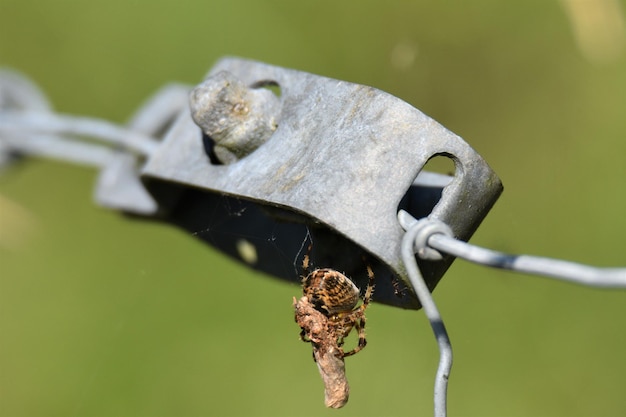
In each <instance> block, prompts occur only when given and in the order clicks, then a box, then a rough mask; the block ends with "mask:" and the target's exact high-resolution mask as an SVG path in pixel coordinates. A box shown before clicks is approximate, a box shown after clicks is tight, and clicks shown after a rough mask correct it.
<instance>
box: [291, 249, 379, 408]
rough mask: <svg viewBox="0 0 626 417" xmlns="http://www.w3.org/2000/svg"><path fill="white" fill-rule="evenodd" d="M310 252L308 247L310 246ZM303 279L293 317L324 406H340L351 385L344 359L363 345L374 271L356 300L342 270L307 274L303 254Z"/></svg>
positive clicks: (356, 290)
mask: <svg viewBox="0 0 626 417" xmlns="http://www.w3.org/2000/svg"><path fill="white" fill-rule="evenodd" d="M309 251H310V247H309ZM302 267H303V270H304V272H305V274H307V275H306V276H305V278H304V279H303V280H302V292H303V294H304V296H303V297H302V298H300V299H299V300H296V298H295V297H294V299H293V306H294V309H295V319H296V323H298V326H300V329H301V332H300V338H301V339H302V340H303V341H304V342H310V343H311V346H312V347H313V359H314V360H315V362H316V363H317V367H318V369H319V371H320V375H321V376H322V380H323V381H324V387H325V391H324V396H325V398H324V403H325V404H326V407H330V408H341V407H343V406H344V405H345V404H346V403H347V402H348V397H349V394H350V386H349V385H348V380H347V378H346V368H345V362H344V358H345V357H346V356H351V355H354V354H355V353H357V352H359V351H360V350H361V349H363V348H364V347H365V345H366V344H367V341H366V339H365V310H366V309H367V307H368V305H369V303H370V301H371V297H372V293H373V291H374V273H373V272H372V268H371V267H369V266H368V267H367V273H368V277H369V284H368V286H367V289H366V291H365V295H364V296H363V303H361V305H360V306H358V307H357V304H358V302H359V289H358V288H357V287H356V285H354V283H353V282H352V281H351V280H350V279H349V278H348V277H346V276H345V275H343V274H342V273H340V272H338V271H335V270H333V269H329V268H322V269H316V270H314V271H313V272H311V273H308V269H309V255H308V253H307V255H306V256H305V257H304V262H303V265H302ZM352 329H356V330H357V332H358V336H359V341H358V344H357V346H356V347H355V348H354V349H352V350H350V351H349V352H344V350H343V343H344V339H345V338H346V337H347V336H348V335H349V334H350V332H351V331H352Z"/></svg>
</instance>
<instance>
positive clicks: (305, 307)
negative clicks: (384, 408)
mask: <svg viewBox="0 0 626 417" xmlns="http://www.w3.org/2000/svg"><path fill="white" fill-rule="evenodd" d="M293 305H294V307H295V310H296V323H298V326H300V327H301V328H302V340H304V341H307V342H311V345H312V346H313V359H314V360H315V362H316V363H317V367H318V369H319V371H320V375H321V376H322V380H323V381H324V387H325V391H324V404H325V405H326V407H330V408H341V407H343V406H344V405H345V404H346V403H347V402H348V396H349V394H350V386H349V385H348V380H347V378H346V367H345V363H344V359H343V358H344V357H343V351H342V350H341V348H340V347H339V346H338V345H337V337H336V334H335V330H334V327H333V326H332V325H331V324H330V323H329V319H328V317H326V316H325V315H324V314H322V313H321V312H319V311H317V310H316V309H315V308H314V307H313V304H311V303H310V302H309V300H308V298H307V297H302V298H300V299H299V300H296V298H295V297H294V299H293Z"/></svg>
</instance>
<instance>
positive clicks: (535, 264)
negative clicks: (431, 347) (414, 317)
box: [398, 210, 626, 417]
mask: <svg viewBox="0 0 626 417" xmlns="http://www.w3.org/2000/svg"><path fill="white" fill-rule="evenodd" d="M398 220H399V222H400V224H401V225H402V227H403V228H404V229H405V231H406V233H405V235H404V238H403V241H402V259H403V262H404V264H405V266H406V269H407V274H408V276H409V281H410V283H411V285H412V286H413V288H414V289H415V293H416V294H417V297H418V298H419V300H420V302H421V303H422V306H423V308H424V313H425V314H426V317H427V318H428V320H429V321H430V325H431V327H432V329H433V331H434V333H435V338H436V339H437V344H438V346H439V367H438V369H437V374H436V375H435V392H434V402H435V405H434V415H435V417H445V416H446V404H447V387H448V378H449V376H450V371H451V368H452V345H451V343H450V340H449V338H448V334H447V332H446V328H445V325H444V323H443V320H442V318H441V315H440V314H439V310H438V309H437V306H436V305H435V301H434V300H433V297H432V295H431V294H430V291H429V290H428V287H427V286H426V283H425V282H424V279H423V277H422V275H421V274H420V272H419V268H418V266H417V261H416V256H415V254H417V256H418V257H424V258H429V259H432V257H433V250H434V251H440V252H443V253H447V254H450V255H453V256H456V257H459V258H462V259H465V260H468V261H470V262H474V263H477V264H480V265H484V266H491V267H494V268H501V269H508V270H511V271H516V272H522V273H527V274H534V275H543V276H547V277H550V278H556V279H560V280H564V281H569V282H574V283H577V284H582V285H587V286H591V287H603V288H626V268H596V267H591V266H587V265H582V264H578V263H574V262H568V261H562V260H559V259H550V258H543V257H538V256H528V255H510V254H505V253H502V252H498V251H494V250H490V249H484V248H481V247H478V246H475V245H470V244H469V243H467V242H463V241H460V240H457V239H455V238H454V237H453V236H452V232H451V231H450V229H449V228H448V227H447V226H446V225H445V224H443V223H441V222H439V221H437V220H430V219H428V218H424V219H420V220H417V219H415V218H414V217H413V216H411V215H410V214H409V213H407V212H406V211H404V210H400V212H399V213H398Z"/></svg>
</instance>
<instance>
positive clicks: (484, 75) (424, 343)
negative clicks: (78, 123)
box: [0, 0, 626, 417]
mask: <svg viewBox="0 0 626 417" xmlns="http://www.w3.org/2000/svg"><path fill="white" fill-rule="evenodd" d="M625 6H626V4H625V3H624V2H621V3H620V2H614V1H611V0H606V1H605V0H595V1H594V0H589V1H582V2H576V0H574V1H573V2H565V1H562V2H559V1H518V2H501V1H495V0H494V1H482V0H481V1H466V2H462V1H456V2H455V1H450V2H434V1H432V2H423V1H413V2H408V1H385V2H382V1H379V2H372V1H317V2H296V1H292V2H287V1H284V2H280V1H239V2H236V1H196V2H191V1H189V2H165V1H138V0H136V1H128V0H126V1H120V0H109V1H106V2H104V1H77V0H75V1H70V0H58V1H31V0H0V65H2V66H8V67H12V68H14V69H17V70H19V71H22V72H24V73H25V74H26V75H28V76H29V77H31V78H32V79H33V80H34V81H36V82H37V83H38V84H39V85H40V86H41V88H42V89H43V90H44V91H45V92H46V93H47V94H48V95H49V98H50V100H51V101H52V103H53V104H54V106H55V108H56V109H57V110H58V111H61V112H63V113H70V114H79V115H89V116H96V117H102V118H106V119H109V120H113V121H116V122H120V123H123V122H125V121H126V120H127V118H128V117H130V115H131V114H132V113H133V111H134V110H135V109H136V108H137V107H138V106H139V105H140V104H141V102H142V101H143V100H144V99H146V98H147V97H148V96H149V95H150V94H152V93H153V92H155V91H156V89H158V88H159V87H160V86H162V85H164V84H166V83H168V82H171V81H182V82H185V83H190V84H193V83H197V82H199V81H200V80H201V78H202V77H203V75H204V74H205V73H206V72H207V71H208V70H209V68H210V67H211V65H212V64H213V63H214V62H215V61H216V60H217V59H218V58H219V57H221V56H223V55H239V56H243V57H249V58H254V59H258V60H261V61H265V62H268V63H272V64H276V65H282V66H286V67H291V68H295V69H300V70H305V71H308V72H313V73H318V74H322V75H326V76H329V77H333V78H339V79H344V80H348V81H352V82H356V83H362V84H368V85H372V86H374V87H377V88H380V89H382V90H385V91H388V92H390V93H392V94H394V95H396V96H398V97H400V98H402V99H404V100H406V101H408V102H409V103H411V104H413V105H414V106H416V107H417V108H419V109H421V110H422V111H423V112H425V113H426V114H428V115H430V116H432V117H433V118H435V119H436V120H437V121H439V122H440V123H442V124H443V125H444V126H446V127H447V128H449V129H450V130H452V131H454V132H455V133H457V134H459V135H461V136H462V137H463V138H464V139H465V140H466V141H468V142H469V143H470V144H471V145H472V146H473V147H474V148H475V149H476V150H477V151H478V152H479V153H480V154H481V155H482V156H483V157H484V158H485V159H486V160H487V161H488V162H489V164H490V165H491V166H492V167H493V168H494V169H495V171H496V172H497V173H498V174H499V175H500V177H501V178H502V180H503V182H504V185H505V192H504V194H503V195H502V197H501V198H500V201H499V202H498V203H497V204H496V206H495V207H494V209H493V211H492V212H491V213H490V215H489V216H488V217H487V219H486V220H485V222H484V223H483V225H482V226H481V228H480V229H479V231H478V233H477V234H476V235H475V236H474V238H473V239H472V242H473V243H476V244H480V245H484V246H487V247H491V248H495V249H500V250H506V251H511V252H514V253H532V254H539V255H544V256H553V257H558V258H565V259H572V260H577V261H580V262H584V263H589V264H593V265H600V266H619V265H622V266H623V265H626V250H625V248H626V244H625V241H624V235H625V234H626V218H625V213H626V162H625V157H626V51H625V46H624V45H625V40H626V39H625V35H624V10H625V9H626V7H625ZM95 177H96V173H95V171H92V170H89V169H85V168H79V167H75V166H69V165H64V164H61V163H56V162H50V161H40V160H29V161H26V162H25V163H22V164H19V165H18V166H15V167H14V168H12V169H10V170H8V171H6V172H4V173H3V175H2V176H0V415H2V416H15V417H18V416H19V417H21V416H30V417H33V416H34V417H39V416H43V417H48V416H49V417H53V416H136V417H139V416H154V417H156V416H190V417H191V416H231V415H232V416H323V415H336V416H353V415H360V416H382V415H385V416H409V415H432V402H433V400H432V389H433V378H434V373H435V370H436V366H437V360H438V353H437V349H436V344H435V341H434V340H433V338H432V332H431V330H430V328H429V326H428V323H427V321H426V320H425V318H424V316H423V314H422V312H421V311H420V312H415V311H403V310H399V309H394V308H390V307H386V306H380V305H373V306H372V307H371V308H370V309H369V310H368V318H369V320H368V340H369V344H368V347H367V349H366V350H365V351H363V352H362V353H360V354H358V355H357V356H355V357H353V358H349V359H348V360H347V368H348V378H349V380H350V383H351V388H352V392H351V398H350V402H349V403H348V405H347V406H346V407H345V408H344V409H342V410H338V411H336V410H326V409H325V408H324V406H323V388H322V383H321V379H320V377H319V375H318V371H317V369H316V367H315V365H314V363H313V361H312V360H311V353H310V348H309V346H307V345H305V344H303V343H301V342H300V341H299V340H298V332H299V329H298V328H297V326H296V325H295V323H294V321H293V313H292V308H291V297H292V296H294V295H298V294H299V291H300V290H299V288H298V287H297V286H295V285H290V284H287V283H283V282H280V281H277V280H273V279H270V278H267V277H265V276H263V275H261V274H258V273H255V272H251V271H250V270H248V269H246V268H245V267H243V266H241V265H238V264H236V263H234V262H232V261H230V260H228V259H225V258H224V257H222V256H220V254H219V253H217V252H216V251H215V250H213V249H212V248H210V247H208V246H205V245H203V244H202V243H201V242H200V241H198V240H197V239H195V238H194V237H192V236H189V235H188V234H187V233H185V232H182V231H180V230H177V229H174V228H172V227H168V226H164V225H159V224H152V223H150V222H142V221H137V220H131V219H128V218H125V217H123V216H121V215H119V213H116V212H110V211H107V210H105V209H101V208H99V207H96V206H95V205H94V204H93V203H92V202H91V200H90V195H91V193H92V191H93V187H94V179H95ZM435 296H436V300H437V302H438V304H439V307H440V310H441V312H442V314H443V316H444V318H445V320H446V324H447V326H448V331H449V332H450V335H451V338H452V342H453V345H454V348H455V365H454V368H453V371H452V375H451V380H450V387H449V414H450V415H451V416H505V415H506V416H568V417H571V416H623V415H626V395H624V392H625V389H626V388H625V387H626V357H625V352H626V292H624V291H610V290H599V289H589V288H583V287H579V286H575V285H571V284H565V283H560V282H556V281H551V280H547V279H542V278H535V277H529V276H523V275H515V274H511V273H507V272H503V271H495V270H488V269H486V268H483V267H479V266H474V265H470V264H468V263H465V262H463V261H456V262H455V264H454V265H453V266H452V268H451V269H450V271H449V272H448V274H447V275H446V276H445V277H444V279H443V280H442V282H441V283H440V284H439V287H438V288H437V290H436V291H435Z"/></svg>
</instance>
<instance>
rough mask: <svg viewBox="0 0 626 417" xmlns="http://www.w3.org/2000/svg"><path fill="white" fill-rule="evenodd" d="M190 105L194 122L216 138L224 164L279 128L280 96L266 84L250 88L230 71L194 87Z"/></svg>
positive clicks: (211, 136)
mask: <svg viewBox="0 0 626 417" xmlns="http://www.w3.org/2000/svg"><path fill="white" fill-rule="evenodd" d="M190 105H191V116H192V118H193V120H194V122H195V123H196V124H197V125H198V126H199V127H200V128H201V129H202V131H203V132H204V133H205V134H206V135H207V136H209V137H210V138H211V139H213V141H214V142H215V147H214V152H215V155H216V156H217V158H218V159H219V160H220V161H221V162H222V163H224V164H231V163H233V162H236V161H237V160H239V159H241V158H243V157H245V156H246V155H249V154H250V153H252V152H253V151H254V150H256V149H257V148H258V147H259V146H261V145H262V144H263V143H265V142H266V141H267V140H268V139H269V138H270V136H271V135H272V134H273V133H274V131H275V130H276V129H277V128H278V115H279V113H280V100H279V99H278V97H277V96H276V95H275V94H274V93H273V92H272V91H270V90H269V89H266V88H249V87H248V86H246V85H245V84H244V83H243V82H242V81H240V80H239V79H238V78H237V77H235V76H234V75H233V74H232V73H230V72H228V71H220V72H218V73H216V74H215V75H212V76H210V77H208V78H207V79H206V80H205V81H204V82H203V83H202V84H200V85H198V86H197V87H196V88H194V89H193V91H192V92H191V95H190Z"/></svg>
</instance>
